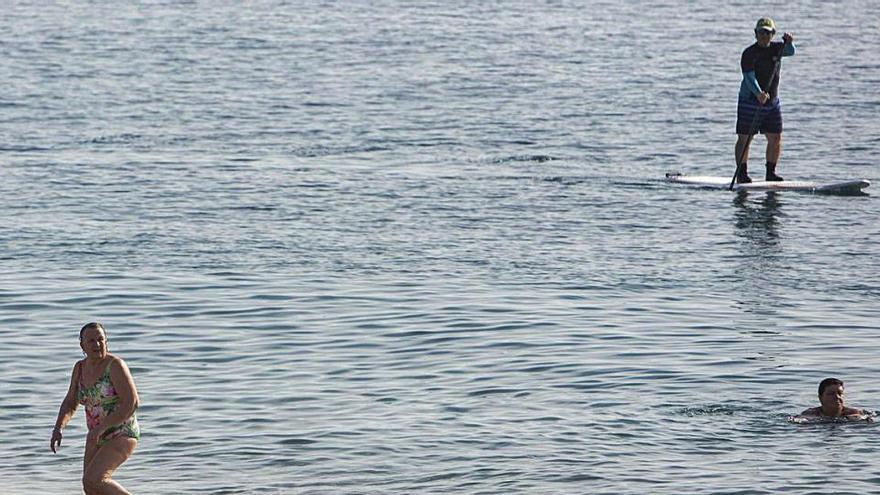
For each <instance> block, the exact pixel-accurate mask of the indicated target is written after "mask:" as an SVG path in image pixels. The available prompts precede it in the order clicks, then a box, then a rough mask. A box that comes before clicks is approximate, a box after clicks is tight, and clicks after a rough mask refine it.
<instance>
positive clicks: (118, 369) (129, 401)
mask: <svg viewBox="0 0 880 495" xmlns="http://www.w3.org/2000/svg"><path fill="white" fill-rule="evenodd" d="M110 382H111V383H113V388H115V389H116V394H117V395H118V396H119V402H117V403H116V408H115V409H114V410H113V412H112V413H110V414H108V415H107V417H106V418H104V421H103V422H102V423H101V425H100V426H99V427H98V428H100V429H101V430H102V431H101V433H103V432H104V431H107V429H108V428H110V427H112V426H116V425H119V424H122V423H124V422H126V421H128V418H130V417H131V415H132V414H134V412H135V411H136V410H137V407H138V394H137V388H135V386H134V379H133V378H132V377H131V372H130V371H129V370H128V366H126V365H125V361H123V360H122V359H119V358H116V359H114V360H113V363H111V364H110Z"/></svg>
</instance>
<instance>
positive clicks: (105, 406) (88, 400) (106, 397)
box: [76, 361, 141, 447]
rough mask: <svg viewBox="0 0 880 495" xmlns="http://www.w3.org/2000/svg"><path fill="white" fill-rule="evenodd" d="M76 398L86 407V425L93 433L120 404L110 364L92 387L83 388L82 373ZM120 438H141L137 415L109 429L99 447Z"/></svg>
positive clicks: (102, 436)
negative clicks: (111, 375) (111, 380)
mask: <svg viewBox="0 0 880 495" xmlns="http://www.w3.org/2000/svg"><path fill="white" fill-rule="evenodd" d="M111 364H112V361H111ZM76 398H77V400H78V401H79V403H80V404H82V405H84V406H86V425H87V426H88V427H89V431H91V430H92V429H93V428H95V427H96V426H98V425H99V424H101V422H102V421H104V418H106V417H107V415H109V414H110V413H112V412H113V410H114V409H116V404H117V403H118V402H119V395H117V394H116V389H115V388H114V387H113V383H111V382H110V364H108V365H107V369H105V370H104V374H103V375H101V377H100V378H98V381H96V382H95V384H94V385H92V386H91V387H85V386H83V382H82V372H80V376H79V391H77V394H76ZM119 437H129V438H134V439H138V438H140V437H141V429H140V427H139V426H138V421H137V414H134V413H133V414H132V415H131V417H130V418H128V420H127V421H126V422H125V423H122V424H119V425H115V426H111V427H110V428H108V429H107V431H106V432H104V434H103V435H101V438H99V439H98V446H99V447H100V446H101V445H104V444H105V443H107V442H108V441H109V440H113V439H114V438H119Z"/></svg>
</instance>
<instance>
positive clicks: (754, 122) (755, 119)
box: [727, 52, 782, 191]
mask: <svg viewBox="0 0 880 495" xmlns="http://www.w3.org/2000/svg"><path fill="white" fill-rule="evenodd" d="M780 62H782V52H779V55H778V56H777V57H776V65H774V66H773V73H772V74H770V82H768V83H767V89H769V88H771V87H772V86H773V81H774V80H775V79H776V74H778V73H779V63H780ZM767 101H770V100H769V99H768V100H767ZM765 104H766V102H765V103H761V106H764V105H765ZM762 113H763V112H761V109H760V108H759V109H757V110H756V111H755V116H754V117H753V118H752V125H750V126H749V135H748V137H747V138H746V144H745V146H743V149H742V152H741V153H740V154H739V156H737V157H736V171H734V172H733V178H732V179H730V186H729V187H728V188H727V189H728V190H729V191H733V185H734V184H735V183H736V178H737V176H739V171H740V170H741V169H742V158H743V155H745V154H746V150H747V149H749V146H750V145H751V144H752V136H754V135H755V133H756V132H757V131H758V125H759V124H760V122H761V117H763V116H762V115H761V114H762Z"/></svg>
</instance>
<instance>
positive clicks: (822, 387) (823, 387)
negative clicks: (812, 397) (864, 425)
mask: <svg viewBox="0 0 880 495" xmlns="http://www.w3.org/2000/svg"><path fill="white" fill-rule="evenodd" d="M819 402H820V403H821V404H822V413H823V414H825V415H826V416H839V415H840V414H842V413H843V409H844V407H843V381H842V380H839V379H837V378H826V379H824V380H822V382H821V383H819Z"/></svg>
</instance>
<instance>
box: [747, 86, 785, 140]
mask: <svg viewBox="0 0 880 495" xmlns="http://www.w3.org/2000/svg"><path fill="white" fill-rule="evenodd" d="M755 112H758V113H760V116H758V120H757V122H756V123H755V125H756V126H757V129H756V130H757V131H758V132H760V133H761V134H764V133H767V132H770V133H774V134H778V133H781V132H782V103H780V101H779V98H774V99H773V100H772V101H768V102H767V104H766V105H761V104H760V103H759V102H758V100H757V99H755V97H754V96H751V95H749V96H746V97H742V96H740V98H739V102H738V103H737V105H736V133H737V134H750V133H752V132H755V131H753V130H752V129H751V127H752V122H754V119H755Z"/></svg>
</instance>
